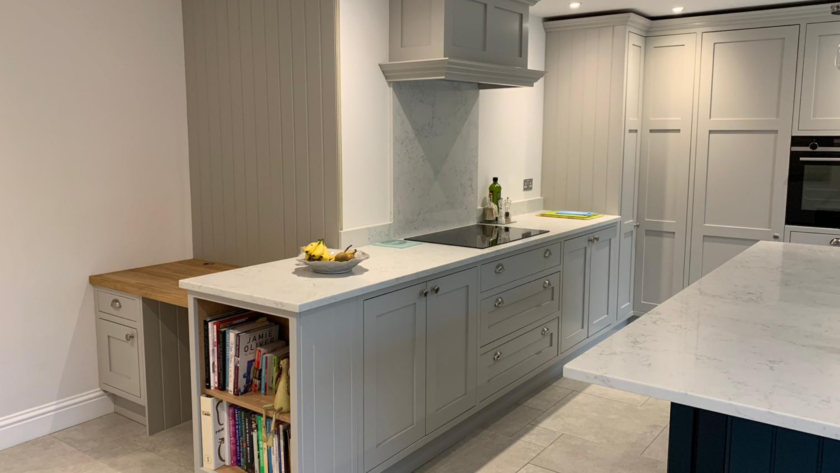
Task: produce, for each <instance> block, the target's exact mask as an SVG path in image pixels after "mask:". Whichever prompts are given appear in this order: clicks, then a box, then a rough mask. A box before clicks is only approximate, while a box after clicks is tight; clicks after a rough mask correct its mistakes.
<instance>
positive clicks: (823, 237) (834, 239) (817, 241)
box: [790, 232, 840, 250]
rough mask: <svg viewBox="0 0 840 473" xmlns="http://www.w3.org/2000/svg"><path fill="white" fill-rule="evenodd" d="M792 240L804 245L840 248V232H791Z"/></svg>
mask: <svg viewBox="0 0 840 473" xmlns="http://www.w3.org/2000/svg"><path fill="white" fill-rule="evenodd" d="M790 242H791V243H801V244H803V245H819V246H836V247H838V250H840V234H829V233H808V232H790Z"/></svg>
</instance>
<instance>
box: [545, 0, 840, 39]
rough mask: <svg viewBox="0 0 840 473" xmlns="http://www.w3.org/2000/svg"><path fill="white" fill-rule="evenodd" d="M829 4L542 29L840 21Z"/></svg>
mask: <svg viewBox="0 0 840 473" xmlns="http://www.w3.org/2000/svg"><path fill="white" fill-rule="evenodd" d="M829 5H830V4H828V3H825V4H820V5H807V6H802V7H787V8H776V9H769V10H757V11H748V12H735V13H718V14H711V15H703V16H691V17H685V18H665V19H661V20H655V19H654V20H651V19H649V18H646V17H644V16H642V15H639V14H636V13H617V14H612V15H601V16H588V17H578V18H569V19H567V20H563V19H560V20H549V21H546V22H544V23H543V27H544V28H545V31H546V32H547V33H550V32H554V31H568V30H579V29H587V28H600V27H605V26H629V27H632V28H635V29H638V30H640V31H641V32H642V33H645V34H651V35H652V34H656V33H665V32H669V31H675V30H690V29H700V28H712V27H713V28H720V27H733V26H738V25H741V24H744V25H748V24H754V23H756V22H767V23H774V22H790V23H799V22H801V21H838V19H840V18H837V17H832V16H831V15H830V12H829V8H828V6H829Z"/></svg>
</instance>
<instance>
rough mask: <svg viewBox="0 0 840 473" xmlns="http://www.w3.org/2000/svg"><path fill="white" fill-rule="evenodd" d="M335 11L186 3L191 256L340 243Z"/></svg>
mask: <svg viewBox="0 0 840 473" xmlns="http://www.w3.org/2000/svg"><path fill="white" fill-rule="evenodd" d="M336 8H337V2H334V1H329V0H287V1H278V0H266V1H259V2H239V1H236V0H218V1H215V2H206V1H201V0H184V1H183V21H184V55H185V63H186V85H187V114H188V121H189V123H188V127H189V144H190V184H191V185H190V192H191V197H192V209H193V211H192V223H193V247H194V253H195V257H196V258H201V259H206V260H213V261H219V262H224V263H230V264H235V265H239V266H245V265H251V264H257V263H263V262H267V261H274V260H278V259H282V258H287V257H291V256H294V255H296V254H297V252H298V248H299V247H300V246H301V245H304V244H306V243H308V242H309V241H312V240H315V239H318V238H325V239H326V241H327V243H328V244H329V245H330V246H332V247H336V246H337V245H338V243H339V241H338V239H339V218H340V217H339V208H340V202H339V196H338V189H339V187H340V182H339V170H340V168H339V159H338V155H339V150H338V72H337V60H338V59H337V53H336V42H337V37H336V29H337V24H338V22H337V21H336Z"/></svg>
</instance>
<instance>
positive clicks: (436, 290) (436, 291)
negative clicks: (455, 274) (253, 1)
mask: <svg viewBox="0 0 840 473" xmlns="http://www.w3.org/2000/svg"><path fill="white" fill-rule="evenodd" d="M432 292H434V293H435V294H438V293H440V286H435V287H433V288H432Z"/></svg>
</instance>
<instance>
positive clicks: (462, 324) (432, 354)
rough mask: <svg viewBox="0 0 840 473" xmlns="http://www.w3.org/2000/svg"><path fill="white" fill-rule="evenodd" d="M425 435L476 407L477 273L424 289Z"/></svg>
mask: <svg viewBox="0 0 840 473" xmlns="http://www.w3.org/2000/svg"><path fill="white" fill-rule="evenodd" d="M427 289H428V291H429V295H428V300H427V304H426V433H431V432H433V431H435V430H437V429H438V428H439V427H441V426H443V425H444V424H446V423H447V422H449V421H451V420H452V419H454V418H456V417H458V416H459V415H461V414H463V413H464V412H466V411H468V410H470V409H471V408H473V407H474V406H475V405H476V371H477V367H478V365H477V356H478V269H477V268H473V269H470V270H467V271H462V272H460V273H455V274H452V275H449V276H445V277H443V278H440V279H436V280H434V281H430V282H429V283H428V284H427Z"/></svg>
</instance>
